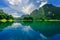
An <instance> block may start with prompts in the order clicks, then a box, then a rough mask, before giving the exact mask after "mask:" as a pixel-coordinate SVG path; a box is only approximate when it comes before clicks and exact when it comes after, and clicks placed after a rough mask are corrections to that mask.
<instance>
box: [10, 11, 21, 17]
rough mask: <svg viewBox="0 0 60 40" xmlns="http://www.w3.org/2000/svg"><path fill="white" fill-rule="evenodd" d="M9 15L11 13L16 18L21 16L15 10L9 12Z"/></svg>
mask: <svg viewBox="0 0 60 40" xmlns="http://www.w3.org/2000/svg"><path fill="white" fill-rule="evenodd" d="M11 15H12V16H13V17H15V18H17V17H21V16H19V14H18V13H17V12H15V13H11Z"/></svg>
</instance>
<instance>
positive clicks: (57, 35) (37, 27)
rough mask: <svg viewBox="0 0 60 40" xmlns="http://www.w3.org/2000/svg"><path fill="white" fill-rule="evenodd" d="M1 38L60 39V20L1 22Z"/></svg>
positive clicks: (14, 39) (4, 39) (1, 39)
mask: <svg viewBox="0 0 60 40" xmlns="http://www.w3.org/2000/svg"><path fill="white" fill-rule="evenodd" d="M0 40H60V22H43V21H42V22H14V23H9V22H7V23H0Z"/></svg>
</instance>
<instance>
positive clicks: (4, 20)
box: [0, 19, 14, 23]
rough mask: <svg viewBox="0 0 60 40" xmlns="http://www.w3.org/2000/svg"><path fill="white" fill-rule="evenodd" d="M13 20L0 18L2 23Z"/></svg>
mask: <svg viewBox="0 0 60 40" xmlns="http://www.w3.org/2000/svg"><path fill="white" fill-rule="evenodd" d="M13 21H14V20H13V19H9V20H6V19H1V20H0V22H3V23H5V22H13Z"/></svg>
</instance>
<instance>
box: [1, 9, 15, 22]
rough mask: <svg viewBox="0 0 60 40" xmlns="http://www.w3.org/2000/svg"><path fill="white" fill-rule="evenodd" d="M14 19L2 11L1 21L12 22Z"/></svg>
mask: <svg viewBox="0 0 60 40" xmlns="http://www.w3.org/2000/svg"><path fill="white" fill-rule="evenodd" d="M13 19H14V18H13V16H12V15H8V14H6V13H5V12H4V11H3V10H0V21H2V22H6V21H7V20H9V21H10V22H11V21H12V20H13Z"/></svg>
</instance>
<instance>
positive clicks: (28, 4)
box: [7, 0, 47, 14]
mask: <svg viewBox="0 0 60 40" xmlns="http://www.w3.org/2000/svg"><path fill="white" fill-rule="evenodd" d="M7 2H9V4H10V5H9V7H10V8H12V9H14V10H17V11H19V12H20V11H21V12H23V13H24V14H30V13H31V12H32V11H33V10H35V9H38V8H39V6H40V7H42V6H44V5H45V4H46V3H47V2H46V0H8V1H7ZM40 2H41V4H39V3H40ZM36 5H39V6H38V7H37V6H36Z"/></svg>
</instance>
